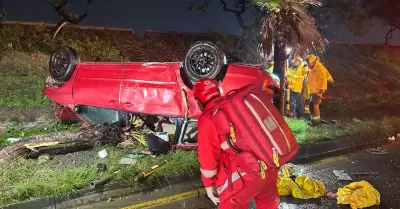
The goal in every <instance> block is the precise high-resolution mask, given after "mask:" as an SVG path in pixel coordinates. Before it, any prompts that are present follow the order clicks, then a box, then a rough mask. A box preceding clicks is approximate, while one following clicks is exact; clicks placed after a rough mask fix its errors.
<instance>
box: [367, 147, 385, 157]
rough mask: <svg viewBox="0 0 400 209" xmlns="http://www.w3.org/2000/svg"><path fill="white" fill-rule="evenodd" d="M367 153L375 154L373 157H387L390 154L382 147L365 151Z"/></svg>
mask: <svg viewBox="0 0 400 209" xmlns="http://www.w3.org/2000/svg"><path fill="white" fill-rule="evenodd" d="M365 151H366V152H368V153H370V154H373V155H386V154H388V151H387V150H385V149H382V148H380V147H375V148H368V149H365Z"/></svg>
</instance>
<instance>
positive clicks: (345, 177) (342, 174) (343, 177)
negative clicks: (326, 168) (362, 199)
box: [333, 170, 352, 181]
mask: <svg viewBox="0 0 400 209" xmlns="http://www.w3.org/2000/svg"><path fill="white" fill-rule="evenodd" d="M333 173H334V174H335V176H336V178H337V179H338V180H339V181H351V180H352V178H351V177H350V176H349V174H347V173H345V172H344V170H333Z"/></svg>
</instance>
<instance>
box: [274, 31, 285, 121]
mask: <svg viewBox="0 0 400 209" xmlns="http://www.w3.org/2000/svg"><path fill="white" fill-rule="evenodd" d="M285 48H286V44H285V42H284V41H283V39H282V38H276V39H275V46H274V55H275V56H274V73H275V74H276V75H277V76H278V77H279V79H280V86H281V88H280V89H279V96H278V101H277V105H276V106H277V108H278V110H279V111H280V112H281V114H282V115H284V114H285V77H286V63H285V61H286V59H285V58H286V54H285Z"/></svg>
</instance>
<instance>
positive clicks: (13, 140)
mask: <svg viewBox="0 0 400 209" xmlns="http://www.w3.org/2000/svg"><path fill="white" fill-rule="evenodd" d="M21 139H22V138H21V137H19V138H8V139H7V142H8V143H10V144H12V143H16V142H19V141H21Z"/></svg>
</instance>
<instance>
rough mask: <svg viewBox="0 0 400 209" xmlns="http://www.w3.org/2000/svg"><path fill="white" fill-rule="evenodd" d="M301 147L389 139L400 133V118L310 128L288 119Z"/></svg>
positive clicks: (303, 123)
mask: <svg viewBox="0 0 400 209" xmlns="http://www.w3.org/2000/svg"><path fill="white" fill-rule="evenodd" d="M286 121H287V123H288V124H289V127H290V128H291V129H292V131H293V133H294V134H295V136H296V138H297V141H298V142H299V144H300V145H301V146H304V145H307V144H312V143H315V142H322V141H330V140H336V139H346V138H349V139H352V138H366V139H367V138H368V139H372V138H387V137H389V136H393V135H395V134H397V133H399V132H400V117H386V118H384V119H382V120H367V121H361V122H350V123H346V124H335V125H321V126H318V127H310V126H308V125H307V122H306V121H302V120H294V119H291V118H287V119H286Z"/></svg>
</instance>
